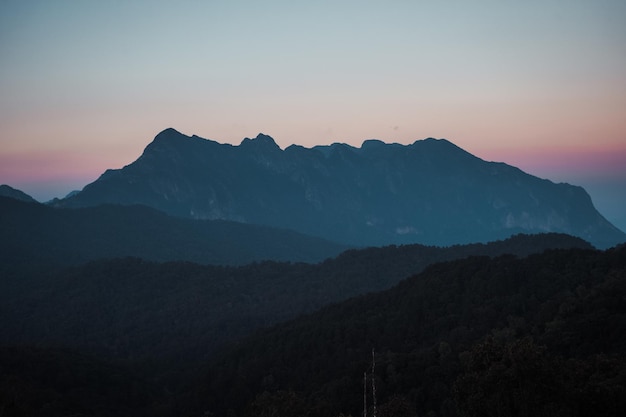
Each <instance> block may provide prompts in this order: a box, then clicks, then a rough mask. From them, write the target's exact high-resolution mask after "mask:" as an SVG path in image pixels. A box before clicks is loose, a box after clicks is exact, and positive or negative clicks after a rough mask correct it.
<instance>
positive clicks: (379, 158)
mask: <svg viewBox="0 0 626 417" xmlns="http://www.w3.org/2000/svg"><path fill="white" fill-rule="evenodd" d="M103 203H113V204H145V205H148V206H151V207H154V208H157V209H160V210H163V211H165V212H167V213H170V214H173V215H177V216H182V217H192V218H200V219H227V220H235V221H240V222H246V223H254V224H264V225H270V226H277V227H282V228H288V229H293V230H297V231H299V232H302V233H305V234H310V235H315V236H320V237H324V238H327V239H330V240H333V241H337V242H345V243H348V244H353V245H359V246H382V245H386V244H392V243H396V244H398V243H423V244H428V245H432V244H434V245H450V244H459V243H470V242H479V241H480V242H485V241H491V240H496V239H502V238H505V237H507V236H510V235H513V234H516V233H538V232H550V231H553V232H562V233H567V234H571V235H575V236H579V237H582V238H583V239H585V240H587V241H589V242H591V243H592V244H594V245H595V246H597V247H600V248H605V247H610V246H613V245H615V244H617V243H620V242H624V241H626V234H624V233H623V232H622V231H620V230H618V229H617V228H615V227H614V226H613V225H611V224H610V223H609V222H608V221H607V220H606V219H604V218H603V217H602V216H601V215H600V214H599V213H598V212H597V211H596V209H595V208H594V207H593V204H592V202H591V199H590V197H589V195H588V194H587V193H586V192H585V191H584V190H583V189H582V188H581V187H575V186H572V185H568V184H554V183H552V182H550V181H548V180H542V179H539V178H536V177H533V176H531V175H528V174H526V173H524V172H522V171H520V170H519V169H517V168H514V167H512V166H509V165H506V164H503V163H494V162H485V161H483V160H481V159H479V158H477V157H475V156H473V155H471V154H469V153H468V152H465V151H464V150H462V149H460V148H458V147H457V146H455V145H453V144H452V143H450V142H448V141H447V140H443V139H441V140H436V139H426V140H420V141H416V142H415V143H413V144H412V145H408V146H403V145H398V144H385V143H383V142H381V141H377V140H368V141H365V142H364V143H363V146H362V147H361V148H354V147H352V146H348V145H345V144H333V145H330V146H316V147H314V148H311V149H306V148H303V147H301V146H295V145H294V146H290V147H288V148H286V149H285V150H281V149H280V148H279V147H278V146H277V145H276V143H275V142H274V140H273V139H272V138H271V137H269V136H266V135H263V134H260V135H259V136H257V137H256V138H255V139H248V138H246V139H244V140H243V142H242V143H241V144H240V145H239V146H231V145H224V144H219V143H217V142H214V141H210V140H205V139H202V138H200V137H197V136H192V137H188V136H185V135H183V134H181V133H179V132H177V131H176V130H174V129H167V130H164V131H163V132H161V133H159V134H158V135H157V136H156V137H155V139H154V141H153V142H152V143H150V144H149V145H148V146H147V147H146V149H145V150H144V152H143V154H142V155H141V157H140V158H139V159H137V160H136V161H135V162H133V163H132V164H130V165H128V166H126V167H124V168H122V169H119V170H108V171H106V172H105V173H104V174H103V175H102V176H101V177H100V178H99V179H98V180H96V181H95V182H93V183H91V184H89V185H88V186H86V187H85V188H84V189H83V190H82V191H81V192H79V193H78V194H76V195H74V196H72V197H70V198H67V199H64V200H61V201H59V202H57V203H56V204H58V205H60V206H63V207H85V206H94V205H99V204H103Z"/></svg>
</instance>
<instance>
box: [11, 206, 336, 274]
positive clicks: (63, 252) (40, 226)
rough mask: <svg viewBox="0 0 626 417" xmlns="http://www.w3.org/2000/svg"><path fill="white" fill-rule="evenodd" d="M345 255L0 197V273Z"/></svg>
mask: <svg viewBox="0 0 626 417" xmlns="http://www.w3.org/2000/svg"><path fill="white" fill-rule="evenodd" d="M345 249H347V246H344V245H340V244H336V243H332V242H329V241H326V240H324V239H320V238H314V237H310V236H305V235H302V234H300V233H297V232H294V231H291V230H282V229H275V228H271V227H266V226H257V225H248V224H242V223H236V222H229V221H222V220H192V219H183V218H179V217H172V216H168V215H166V214H164V213H163V212H161V211H158V210H155V209H152V208H149V207H145V206H113V205H103V206H98V207H88V208H81V209H57V208H52V207H49V206H46V205H43V204H39V203H25V202H22V201H18V200H15V199H12V198H6V197H0V267H1V268H0V269H2V268H19V267H20V266H21V265H24V264H29V265H32V264H37V263H39V262H47V263H52V264H59V265H68V264H77V263H81V262H85V261H88V260H93V259H99V258H112V257H124V256H136V257H140V258H143V259H147V260H154V261H174V260H176V261H192V262H197V263H203V264H207V263H211V264H244V263H249V262H253V261H261V260H265V259H273V260H277V261H299V262H319V261H321V260H323V259H326V258H328V257H331V256H336V255H337V254H339V253H340V252H341V251H343V250H345Z"/></svg>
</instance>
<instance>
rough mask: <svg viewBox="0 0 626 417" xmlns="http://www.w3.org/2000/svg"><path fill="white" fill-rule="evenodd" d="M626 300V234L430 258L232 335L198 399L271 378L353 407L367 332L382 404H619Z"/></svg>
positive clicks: (464, 408)
mask: <svg viewBox="0 0 626 417" xmlns="http://www.w3.org/2000/svg"><path fill="white" fill-rule="evenodd" d="M624 300H626V248H625V247H622V248H617V249H614V250H609V251H607V252H597V251H590V250H568V251H549V252H546V253H544V254H541V255H532V256H530V257H528V258H526V259H517V258H514V257H511V256H503V257H499V258H496V259H489V258H480V257H477V258H476V257H475V258H469V259H465V260H459V261H452V262H448V263H441V264H437V265H433V266H431V267H429V268H427V269H426V270H425V271H424V272H423V273H422V274H420V275H416V276H414V277H412V278H410V279H407V280H405V281H403V282H401V283H400V284H399V285H398V286H396V287H394V288H393V289H391V290H388V291H385V292H382V293H377V294H371V295H368V296H363V297H359V298H355V299H352V300H349V301H346V302H344V303H341V304H338V305H335V306H330V307H327V308H324V309H322V310H321V311H319V312H317V313H315V314H312V315H310V316H306V317H302V318H300V319H298V320H296V321H292V322H289V323H285V324H282V325H279V326H277V327H275V328H273V329H271V330H269V331H267V332H264V333H262V334H261V335H259V336H256V337H254V338H251V339H249V340H248V341H247V342H245V343H241V344H240V345H239V347H237V348H235V349H234V350H231V351H230V352H228V353H226V354H225V355H224V356H223V358H222V359H221V360H220V361H218V362H216V363H214V364H213V366H212V367H211V368H210V371H208V373H207V377H206V382H205V384H206V385H205V390H204V391H203V392H204V394H203V395H204V398H205V401H206V402H205V404H206V406H205V407H207V408H211V407H216V409H221V408H220V407H223V406H226V407H227V408H228V407H231V408H232V407H233V405H236V404H245V403H247V402H249V401H251V400H252V399H253V398H254V395H255V393H258V392H261V391H262V390H268V389H274V390H293V391H295V392H299V393H301V394H300V395H303V396H304V397H305V398H308V401H311V402H313V403H315V404H317V403H319V404H326V406H327V408H328V409H329V410H332V412H330V413H329V414H320V415H333V413H334V415H337V414H338V413H340V412H343V413H345V414H352V415H358V414H361V413H362V390H361V389H360V387H361V385H362V384H361V382H360V381H361V378H362V374H363V371H364V370H365V369H367V367H368V358H369V354H368V353H369V350H370V349H371V347H372V346H375V347H376V350H377V352H380V355H377V367H378V368H379V369H380V370H381V372H380V373H378V374H377V378H378V379H377V392H378V394H379V401H380V404H381V410H382V409H384V408H385V407H387V406H388V407H391V406H392V405H391V404H390V403H391V402H393V404H396V403H397V402H398V401H399V400H398V399H397V398H398V396H400V398H402V399H403V400H402V403H403V404H405V405H406V404H412V405H413V408H412V413H413V414H412V415H439V416H457V415H468V416H472V415H519V416H522V415H588V414H585V411H584V410H587V411H590V410H596V411H597V412H595V414H596V415H616V414H615V411H616V410H621V411H624V410H626V404H624V401H623V400H621V398H626V397H623V396H622V394H623V393H625V392H626V391H624V390H625V387H626V362H625V357H624V352H626V337H625V336H624V334H626V333H624V332H622V331H621V329H623V326H624V325H625V324H626V316H625V315H624V309H625V308H626V302H625V301H624ZM594 329H595V330H594ZM269 376H271V381H272V384H271V386H270V387H268V386H263V384H262V381H267V378H268V377H269ZM228 386H245V387H246V388H245V389H244V390H236V391H230V392H226V391H223V390H222V389H221V388H223V387H228ZM230 395H233V396H232V397H231V396H230ZM217 397H219V401H218V400H216V398H217ZM386 404H388V405H386ZM581 410H583V411H581ZM234 411H237V407H236V406H235V407H234ZM592 414H594V413H592Z"/></svg>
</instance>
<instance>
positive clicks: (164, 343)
mask: <svg viewBox="0 0 626 417" xmlns="http://www.w3.org/2000/svg"><path fill="white" fill-rule="evenodd" d="M557 247H559V248H571V247H579V248H580V247H582V248H589V247H590V245H589V244H588V243H586V242H584V241H582V240H580V239H578V238H573V237H571V236H567V235H559V234H546V235H519V236H515V237H512V238H510V239H507V240H504V241H498V242H492V243H489V244H474V245H464V246H455V247H450V248H437V247H427V246H422V245H408V246H399V247H396V246H389V247H385V248H370V249H363V250H350V251H347V252H344V253H343V254H341V255H340V256H339V257H337V258H335V259H329V260H327V261H325V262H322V263H320V264H317V265H312V264H304V263H296V264H291V263H278V262H261V263H253V264H250V265H246V266H241V267H223V266H211V265H198V264H192V263H187V262H167V263H155V262H148V261H144V260H141V259H137V258H123V259H110V260H98V261H93V262H90V263H87V264H85V265H82V266H78V267H73V268H67V269H54V270H50V271H48V272H44V271H35V272H34V273H31V274H29V273H26V272H24V271H25V270H23V271H22V272H19V271H18V272H15V271H13V272H11V273H5V274H4V275H5V276H4V278H3V280H1V281H0V302H2V304H3V306H4V310H3V311H2V314H1V315H0V343H4V344H10V343H18V342H19V343H21V344H27V345H36V346H57V347H71V348H76V349H81V350H84V351H90V352H98V353H99V354H104V355H106V356H112V357H117V358H123V359H129V358H176V360H180V358H181V357H183V358H184V361H191V360H199V359H202V358H206V357H209V356H210V355H211V354H212V353H213V352H214V351H215V349H217V348H219V347H220V346H222V345H223V344H224V343H226V342H229V341H234V340H237V339H238V338H241V337H243V336H246V335H248V334H250V333H251V332H252V331H254V330H256V329H259V328H262V327H267V326H270V325H272V324H276V323H278V322H280V321H284V320H287V319H290V318H293V317H296V316H297V315H299V314H302V313H308V312H312V311H314V310H316V309H318V308H320V307H322V306H324V305H327V304H329V303H333V302H339V301H343V300H345V299H347V298H349V297H353V296H356V295H360V294H365V293H368V292H374V291H380V290H383V289H387V288H390V287H391V286H393V285H395V284H397V283H398V282H399V281H400V280H401V279H403V278H406V277H407V276H410V275H411V274H415V273H418V272H420V271H422V270H423V269H424V268H425V267H426V266H427V265H429V264H431V263H433V262H438V261H442V260H448V259H458V258H463V257H466V256H470V255H485V256H497V255H501V254H505V253H511V254H517V255H519V256H525V255H527V254H529V253H536V252H541V251H543V250H545V249H548V248H557ZM50 329H54V331H50ZM129 332H130V334H129Z"/></svg>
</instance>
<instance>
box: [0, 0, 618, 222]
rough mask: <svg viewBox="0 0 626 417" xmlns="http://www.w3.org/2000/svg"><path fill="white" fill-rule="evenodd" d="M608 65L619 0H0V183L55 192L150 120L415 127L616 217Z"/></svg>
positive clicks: (113, 157) (263, 126)
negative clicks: (578, 192)
mask: <svg viewBox="0 0 626 417" xmlns="http://www.w3.org/2000/svg"><path fill="white" fill-rule="evenodd" d="M625 74H626V2H625V1H616V0H611V1H609V0H600V1H524V2H521V1H436V2H435V1H317V2H310V1H65V0H58V1H36V0H33V1H13V0H3V1H2V2H1V3H0V183H8V184H10V185H12V186H15V187H18V188H21V189H23V190H24V191H26V192H28V193H30V194H32V195H33V196H35V197H36V198H39V199H42V200H45V199H48V198H51V197H53V196H61V195H64V194H65V193H66V192H68V191H70V190H71V189H74V188H81V187H82V186H84V185H85V184H86V183H88V182H91V181H93V180H95V179H96V178H97V176H98V175H99V174H100V173H101V172H103V171H104V170H105V169H107V168H119V167H121V166H123V165H125V164H128V163H130V162H132V161H133V160H134V159H136V158H137V157H138V156H139V155H140V153H141V151H142V150H143V148H144V147H145V146H146V145H147V144H148V143H149V142H150V140H151V139H152V138H153V137H154V135H155V134H156V133H158V132H159V131H160V130H162V129H164V128H166V127H174V128H176V129H178V130H180V131H182V132H184V133H186V134H197V135H199V136H202V137H207V138H211V139H214V140H218V141H220V142H230V143H239V142H240V141H241V139H242V138H243V137H246V136H254V135H256V134H257V133H259V132H264V133H266V134H269V135H271V136H273V137H274V138H275V139H276V141H277V143H278V144H279V145H280V146H281V147H283V148H284V147H286V146H289V145H290V144H292V143H297V144H301V145H304V146H314V145H316V144H327V143H332V142H336V141H339V142H347V143H350V144H353V145H355V146H358V145H360V143H361V142H362V141H363V140H364V139H368V138H378V139H381V140H384V141H387V142H400V143H410V142H413V141H414V140H416V139H422V138H425V137H429V136H432V137H445V138H447V139H449V140H451V141H452V142H454V143H456V144H457V145H459V146H461V147H463V148H464V149H466V150H468V151H470V152H472V153H474V154H475V155H477V156H479V157H481V158H483V159H487V160H498V161H503V162H507V163H511V164H513V165H516V166H519V167H520V168H522V169H524V170H526V171H527V172H530V173H532V174H535V175H539V176H542V177H547V178H550V179H553V180H555V181H567V182H572V183H576V184H580V185H583V186H585V187H586V188H587V189H588V191H589V192H590V193H591V195H592V197H593V198H594V201H596V205H597V206H598V207H599V208H600V210H601V211H602V212H603V213H605V215H606V216H607V217H609V219H610V220H613V221H615V222H616V223H619V222H621V223H620V225H621V227H622V228H626V219H624V214H623V213H624V212H626V210H624V208H625V207H626V168H624V167H626V122H625V120H626V75H625ZM581 160H582V161H584V163H581ZM618 179H619V180H618ZM602 181H604V182H603V184H604V185H602V187H601V186H599V185H598V184H599V183H600V182H602ZM620 181H621V182H620ZM609 183H610V184H613V185H612V186H611V187H609V188H606V187H607V185H606V184H609ZM594 184H595V185H594ZM615 184H617V185H615ZM603 187H604V188H603ZM601 189H603V190H606V189H610V190H613V191H612V192H606V191H603V192H600V190H601ZM594 194H595V195H594ZM618 217H621V220H620V219H619V218H618Z"/></svg>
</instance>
